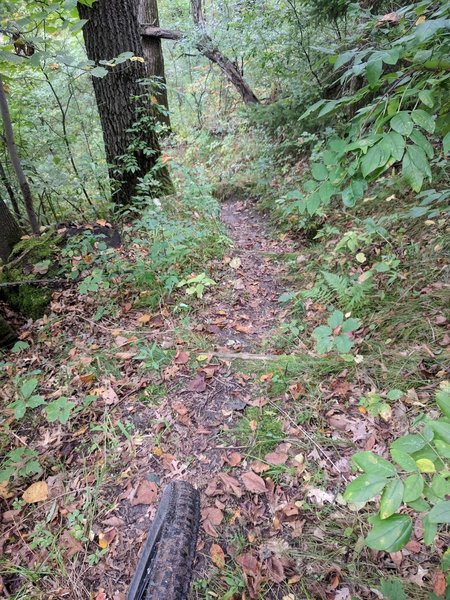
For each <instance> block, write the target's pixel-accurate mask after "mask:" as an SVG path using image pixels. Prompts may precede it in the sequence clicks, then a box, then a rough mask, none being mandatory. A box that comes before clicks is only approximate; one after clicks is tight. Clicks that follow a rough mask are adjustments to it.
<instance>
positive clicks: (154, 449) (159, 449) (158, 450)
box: [152, 446, 164, 456]
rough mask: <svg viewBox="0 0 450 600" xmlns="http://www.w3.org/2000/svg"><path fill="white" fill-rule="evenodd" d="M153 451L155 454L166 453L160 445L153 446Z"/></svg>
mask: <svg viewBox="0 0 450 600" xmlns="http://www.w3.org/2000/svg"><path fill="white" fill-rule="evenodd" d="M152 452H153V454H154V455H155V456H162V455H163V454H164V451H163V450H161V448H160V447H159V446H155V447H154V448H153V450H152Z"/></svg>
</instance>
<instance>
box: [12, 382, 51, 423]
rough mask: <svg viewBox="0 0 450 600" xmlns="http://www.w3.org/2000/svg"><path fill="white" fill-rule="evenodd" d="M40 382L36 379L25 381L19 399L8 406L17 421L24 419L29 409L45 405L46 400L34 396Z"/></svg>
mask: <svg viewBox="0 0 450 600" xmlns="http://www.w3.org/2000/svg"><path fill="white" fill-rule="evenodd" d="M38 385H39V381H38V380H37V379H35V378H33V379H28V380H26V381H24V382H23V383H22V384H21V386H20V388H19V394H18V396H19V397H18V398H17V399H16V400H14V402H11V404H9V405H8V408H9V409H11V410H12V411H13V413H14V416H15V417H16V419H18V420H20V419H23V417H24V416H25V413H26V412H27V410H28V409H29V408H37V407H38V406H41V405H42V404H44V403H45V399H44V398H43V397H42V396H40V395H39V394H33V392H34V391H35V389H36V388H37V386H38Z"/></svg>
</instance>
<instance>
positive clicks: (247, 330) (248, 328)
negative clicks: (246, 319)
mask: <svg viewBox="0 0 450 600" xmlns="http://www.w3.org/2000/svg"><path fill="white" fill-rule="evenodd" d="M233 327H234V329H236V331H239V332H240V333H250V332H252V331H253V325H243V324H242V323H236V325H233Z"/></svg>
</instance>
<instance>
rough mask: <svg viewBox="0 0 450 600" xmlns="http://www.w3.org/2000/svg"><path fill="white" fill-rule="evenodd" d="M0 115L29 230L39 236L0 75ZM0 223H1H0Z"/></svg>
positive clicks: (37, 224)
mask: <svg viewBox="0 0 450 600" xmlns="http://www.w3.org/2000/svg"><path fill="white" fill-rule="evenodd" d="M0 113H1V115H2V120H3V129H4V132H5V140H6V147H7V149H8V153H9V156H10V159H11V164H12V166H13V168H14V171H15V173H16V177H17V180H18V182H19V186H20V189H21V191H22V195H23V201H24V204H25V208H26V211H27V215H28V220H29V222H30V226H31V230H32V232H33V233H35V234H39V223H38V219H37V216H36V213H35V212H34V207H33V198H32V196H31V190H30V186H29V184H28V180H27V177H26V175H25V172H24V170H23V168H22V163H21V162H20V157H19V153H18V152H17V147H16V143H15V141H14V133H13V128H12V123H11V117H10V114H9V108H8V101H7V99H6V93H5V88H4V85H3V81H2V78H1V75H0ZM0 223H1V222H0Z"/></svg>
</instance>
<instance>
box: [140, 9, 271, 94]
mask: <svg viewBox="0 0 450 600" xmlns="http://www.w3.org/2000/svg"><path fill="white" fill-rule="evenodd" d="M191 12H192V18H193V21H194V24H195V26H196V28H197V34H198V38H197V41H196V48H197V50H198V51H199V52H200V53H201V54H203V56H206V58H207V59H208V60H210V61H211V62H213V63H215V64H216V65H217V66H218V67H219V68H220V69H221V70H222V72H223V73H224V75H225V77H226V78H227V79H228V81H229V82H230V83H231V84H232V85H233V86H234V87H235V88H236V90H237V91H238V92H239V94H240V96H241V98H242V100H243V101H244V103H245V104H259V100H258V98H257V96H256V94H255V93H254V92H253V90H252V89H251V87H250V86H249V85H248V83H247V82H246V81H245V79H244V78H243V77H242V75H241V73H240V72H239V70H238V69H237V68H236V66H235V65H234V63H233V62H232V61H231V60H230V59H229V58H227V57H226V56H225V55H224V54H222V52H220V50H219V48H218V47H217V46H216V45H215V44H214V42H213V40H212V39H211V37H210V36H209V35H208V33H207V30H206V24H205V19H204V17H203V11H202V3H201V0H191ZM141 35H142V38H143V39H144V40H145V39H154V38H157V39H166V40H180V39H182V38H183V37H185V35H184V34H183V33H182V32H180V31H173V30H171V29H163V28H161V27H159V26H158V27H155V26H154V25H152V24H151V23H142V24H141Z"/></svg>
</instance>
